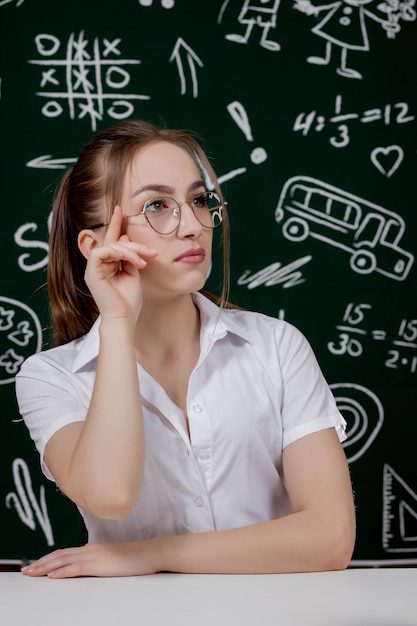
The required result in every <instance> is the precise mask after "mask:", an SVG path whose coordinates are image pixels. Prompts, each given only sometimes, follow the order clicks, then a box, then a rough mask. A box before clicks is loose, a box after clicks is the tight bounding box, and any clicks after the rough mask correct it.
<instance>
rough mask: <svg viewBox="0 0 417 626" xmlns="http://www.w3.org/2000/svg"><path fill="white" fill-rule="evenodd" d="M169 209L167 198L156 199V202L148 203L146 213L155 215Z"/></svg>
mask: <svg viewBox="0 0 417 626" xmlns="http://www.w3.org/2000/svg"><path fill="white" fill-rule="evenodd" d="M168 208H169V206H168V203H167V201H166V200H165V198H156V199H155V200H150V202H147V203H146V211H151V212H154V213H158V212H159V211H163V210H164V209H168Z"/></svg>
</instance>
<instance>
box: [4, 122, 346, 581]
mask: <svg viewBox="0 0 417 626" xmlns="http://www.w3.org/2000/svg"><path fill="white" fill-rule="evenodd" d="M225 204H226V203H225V202H224V200H223V197H222V193H221V190H220V188H219V185H218V182H217V181H216V177H215V174H214V172H213V169H212V167H211V165H210V163H209V161H208V159H207V157H206V156H205V154H204V153H203V151H202V150H201V148H200V147H199V145H198V143H197V142H196V141H195V140H194V139H193V138H192V137H191V136H189V135H187V134H185V133H183V132H180V131H176V130H167V129H162V128H158V127H155V126H153V125H151V124H148V123H145V122H142V121H129V122H122V123H120V124H118V125H117V126H115V127H113V128H110V129H108V130H105V131H102V132H100V133H99V134H98V135H97V136H96V137H95V138H94V139H93V140H92V141H91V142H90V144H88V145H87V146H86V148H85V149H84V150H83V152H82V153H81V155H80V157H79V160H78V162H77V163H76V165H75V166H74V168H73V169H71V170H70V171H69V172H68V173H67V174H66V175H65V176H64V178H63V180H62V183H61V185H60V187H59V189H58V192H57V195H56V198H55V202H54V210H53V227H52V232H51V238H50V261H49V273H48V286H49V296H50V305H51V312H52V320H53V325H54V328H55V331H56V344H57V346H56V347H54V348H52V349H50V350H47V351H45V352H41V353H39V354H36V355H33V356H32V357H30V358H29V359H28V360H27V361H26V362H25V364H24V365H23V367H22V369H21V372H20V373H19V375H18V377H17V382H16V388H17V397H18V402H19V406H20V411H21V414H22V416H23V417H24V419H25V422H26V424H27V426H28V428H29V431H30V433H31V436H32V438H33V439H34V441H35V443H36V446H37V448H38V450H39V453H40V456H41V463H42V468H43V471H44V473H45V475H46V476H47V477H48V478H50V479H51V480H54V481H55V482H56V483H57V485H58V486H59V488H60V489H61V490H62V491H63V492H64V493H65V494H66V495H67V496H68V497H69V498H70V499H71V500H73V501H74V502H75V503H76V504H77V506H78V507H79V509H80V511H81V513H82V515H83V517H84V520H85V524H86V527H87V530H88V534H89V543H88V544H87V545H86V546H82V547H76V548H67V549H64V550H57V551H55V552H52V553H51V554H49V555H46V556H44V557H42V558H41V559H39V560H38V561H36V562H35V563H33V564H31V565H29V566H28V567H26V568H24V569H23V572H24V573H25V574H27V575H31V576H41V575H48V576H50V577H51V578H65V577H73V576H81V575H82V576H84V575H90V576H118V575H123V576H126V575H140V574H150V573H154V572H159V571H173V572H189V573H191V572H195V573H198V572H201V573H212V572H217V573H222V572H224V573H268V572H303V571H313V570H316V571H317V570H327V569H342V568H345V567H346V566H347V565H348V563H349V560H350V558H351V555H352V550H353V545H354V539H355V514H354V504H353V497H352V489H351V483H350V477H349V471H348V467H347V462H346V458H345V455H344V452H343V448H342V446H341V443H340V441H341V440H343V438H344V437H345V434H344V430H345V422H344V420H343V417H342V416H341V414H340V413H339V411H338V410H337V407H336V404H335V401H334V398H333V396H332V394H331V392H330V390H329V388H328V386H327V384H326V382H325V380H324V378H323V376H322V374H321V372H320V370H319V367H318V365H317V362H316V359H315V357H314V355H313V353H312V351H311V348H310V346H309V344H308V342H307V341H306V339H305V338H304V337H303V335H302V334H301V333H300V332H299V331H298V330H296V329H295V328H294V327H293V326H292V325H290V324H288V323H287V322H284V321H281V320H277V319H274V318H271V317H267V316H265V315H262V314H258V313H253V312H249V311H242V310H239V309H237V308H235V309H233V308H230V307H227V306H226V304H225V302H226V296H227V276H228V270H227V266H226V271H225V288H224V290H223V296H222V298H220V302H219V306H218V305H217V304H215V303H214V302H213V301H212V300H210V299H209V298H207V297H206V296H205V295H204V294H203V293H202V292H201V290H202V288H203V286H204V283H205V280H206V277H207V275H208V273H209V270H210V264H211V250H212V241H213V230H214V228H217V227H218V228H220V229H223V239H224V242H223V243H224V245H225V255H224V257H225V260H226V261H227V244H228V220H227V213H226V207H225ZM248 252H249V253H250V251H248Z"/></svg>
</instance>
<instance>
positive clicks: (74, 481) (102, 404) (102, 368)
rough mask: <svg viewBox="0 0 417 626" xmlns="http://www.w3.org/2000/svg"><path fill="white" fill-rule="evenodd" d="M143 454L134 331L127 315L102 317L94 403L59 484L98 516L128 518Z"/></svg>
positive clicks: (141, 471)
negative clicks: (109, 318)
mask: <svg viewBox="0 0 417 626" xmlns="http://www.w3.org/2000/svg"><path fill="white" fill-rule="evenodd" d="M54 454H55V458H56V454H57V451H56V450H55V452H54ZM144 455H145V444H144V429H143V415H142V408H141V399H140V391H139V382H138V373H137V363H136V357H135V351H134V345H133V339H132V329H131V328H130V324H129V323H128V322H127V321H125V320H123V319H115V320H110V321H103V322H102V323H101V327H100V352H99V357H98V364H97V371H96V378H95V384H94V390H93V395H92V399H91V403H90V407H89V410H88V413H87V417H86V420H85V422H84V423H83V425H82V428H81V431H80V432H79V435H78V439H77V441H76V443H75V445H74V448H73V452H72V454H71V457H70V459H69V462H68V464H67V470H66V472H65V474H64V477H63V484H60V487H61V489H62V490H63V491H64V492H65V493H66V494H67V495H68V497H70V498H71V499H72V500H74V501H75V502H76V503H77V504H78V505H79V506H81V507H82V508H84V509H86V510H88V511H90V512H91V513H92V514H93V515H96V516H97V517H102V518H108V519H112V518H114V519H117V518H121V517H125V516H126V515H128V514H129V513H130V512H131V510H132V508H133V507H134V505H135V503H136V501H137V499H138V496H139V492H140V487H141V483H142V477H143V467H144ZM56 465H58V464H57V463H56ZM60 465H61V467H62V464H60ZM51 469H52V468H51Z"/></svg>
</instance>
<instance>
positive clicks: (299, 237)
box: [282, 217, 309, 241]
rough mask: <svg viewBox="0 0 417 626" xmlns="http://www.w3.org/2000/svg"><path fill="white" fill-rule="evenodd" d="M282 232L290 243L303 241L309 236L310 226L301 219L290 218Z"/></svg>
mask: <svg viewBox="0 0 417 626" xmlns="http://www.w3.org/2000/svg"><path fill="white" fill-rule="evenodd" d="M282 232H283V234H284V236H285V237H286V238H287V239H289V240H290V241H303V240H304V239H307V237H308V235H309V229H308V224H307V222H305V221H304V220H302V219H301V218H299V217H290V219H289V220H287V221H286V222H285V224H284V225H283V227H282Z"/></svg>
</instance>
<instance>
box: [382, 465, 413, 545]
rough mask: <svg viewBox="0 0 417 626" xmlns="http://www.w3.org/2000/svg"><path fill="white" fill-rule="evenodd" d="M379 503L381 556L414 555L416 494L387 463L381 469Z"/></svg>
mask: <svg viewBox="0 0 417 626" xmlns="http://www.w3.org/2000/svg"><path fill="white" fill-rule="evenodd" d="M382 500H383V513H382V546H383V548H384V550H385V552H417V494H416V492H415V491H414V490H413V489H412V488H411V487H410V486H409V485H408V484H407V483H406V482H405V480H404V479H403V478H402V477H401V476H400V475H399V474H398V473H397V472H395V471H394V469H393V468H392V467H391V466H390V465H388V463H386V464H385V465H384V476H383V490H382Z"/></svg>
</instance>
